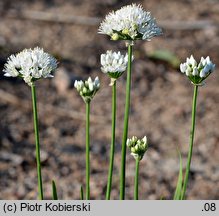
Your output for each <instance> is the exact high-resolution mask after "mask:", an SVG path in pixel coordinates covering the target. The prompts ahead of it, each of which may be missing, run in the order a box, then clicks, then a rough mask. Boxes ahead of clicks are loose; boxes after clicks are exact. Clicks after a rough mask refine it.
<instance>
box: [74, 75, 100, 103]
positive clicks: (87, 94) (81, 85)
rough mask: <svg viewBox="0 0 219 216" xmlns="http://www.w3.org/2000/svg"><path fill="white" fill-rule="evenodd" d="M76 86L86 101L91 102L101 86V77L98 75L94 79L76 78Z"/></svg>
mask: <svg viewBox="0 0 219 216" xmlns="http://www.w3.org/2000/svg"><path fill="white" fill-rule="evenodd" d="M74 86H75V88H76V89H77V91H78V92H79V94H80V95H81V97H82V98H83V100H84V102H85V103H87V102H90V101H91V99H92V98H93V97H94V95H95V94H96V93H97V91H98V90H99V88H100V81H99V78H98V77H96V78H95V80H94V81H92V79H91V78H90V77H89V78H88V80H86V81H82V80H80V81H78V80H75V83H74Z"/></svg>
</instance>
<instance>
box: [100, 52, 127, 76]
mask: <svg viewBox="0 0 219 216" xmlns="http://www.w3.org/2000/svg"><path fill="white" fill-rule="evenodd" d="M100 63H101V66H102V67H101V70H102V72H103V73H107V74H108V75H109V77H110V78H113V79H117V78H119V77H120V76H121V75H122V74H123V72H124V71H125V70H126V68H127V64H128V55H127V54H126V55H125V56H124V55H122V54H121V53H120V52H112V51H111V50H108V51H107V52H106V54H101V56H100Z"/></svg>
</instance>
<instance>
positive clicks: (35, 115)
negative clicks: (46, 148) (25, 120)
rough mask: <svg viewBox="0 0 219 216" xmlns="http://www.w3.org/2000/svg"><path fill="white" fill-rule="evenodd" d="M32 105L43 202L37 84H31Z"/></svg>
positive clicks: (39, 182)
mask: <svg viewBox="0 0 219 216" xmlns="http://www.w3.org/2000/svg"><path fill="white" fill-rule="evenodd" d="M31 93H32V103H33V120H34V131H35V142H36V161H37V177H38V191H39V199H41V200H43V183H42V175H41V162H40V141H39V128H38V115H37V99H36V88H35V84H34V83H32V84H31Z"/></svg>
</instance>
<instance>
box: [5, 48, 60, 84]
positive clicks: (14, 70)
mask: <svg viewBox="0 0 219 216" xmlns="http://www.w3.org/2000/svg"><path fill="white" fill-rule="evenodd" d="M56 68H57V61H56V59H55V58H54V57H52V56H51V55H50V54H48V53H46V52H44V51H43V49H41V48H39V47H36V48H34V49H25V50H23V51H22V52H20V53H18V54H15V55H11V56H10V57H9V58H8V60H7V63H6V64H5V66H4V69H3V72H5V74H4V75H5V76H7V77H17V76H19V77H21V78H23V80H24V81H25V82H26V83H27V84H28V85H31V84H32V83H33V82H34V81H36V80H38V79H40V78H47V77H53V75H52V73H53V72H54V71H55V69H56Z"/></svg>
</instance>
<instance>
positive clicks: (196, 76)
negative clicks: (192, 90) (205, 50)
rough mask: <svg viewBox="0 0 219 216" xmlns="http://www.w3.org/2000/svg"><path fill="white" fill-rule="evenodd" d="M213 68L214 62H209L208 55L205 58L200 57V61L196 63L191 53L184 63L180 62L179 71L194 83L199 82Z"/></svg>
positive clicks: (197, 83)
mask: <svg viewBox="0 0 219 216" xmlns="http://www.w3.org/2000/svg"><path fill="white" fill-rule="evenodd" d="M214 69H215V64H213V63H212V62H211V60H210V58H209V56H208V57H206V58H203V57H201V60H200V62H199V63H197V62H196V60H195V59H194V57H193V56H192V55H191V56H190V58H187V59H186V62H185V63H181V64H180V71H181V72H182V73H185V74H186V76H188V78H189V79H190V80H191V82H192V83H193V84H195V85H199V84H201V83H202V82H203V81H204V80H205V79H206V78H207V77H208V76H209V75H210V74H211V73H212V72H213V71H214Z"/></svg>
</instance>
